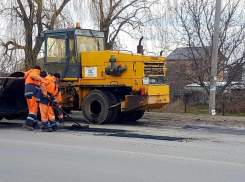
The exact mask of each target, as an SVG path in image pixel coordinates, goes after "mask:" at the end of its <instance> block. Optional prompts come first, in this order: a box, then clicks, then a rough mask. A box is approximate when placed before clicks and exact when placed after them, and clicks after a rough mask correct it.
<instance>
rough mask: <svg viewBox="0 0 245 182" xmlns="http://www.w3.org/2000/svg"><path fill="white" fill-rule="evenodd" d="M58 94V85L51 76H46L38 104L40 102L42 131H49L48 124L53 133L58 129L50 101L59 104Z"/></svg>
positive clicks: (41, 85)
mask: <svg viewBox="0 0 245 182" xmlns="http://www.w3.org/2000/svg"><path fill="white" fill-rule="evenodd" d="M57 93H58V85H57V84H56V83H55V81H54V79H53V77H52V76H51V75H48V76H46V77H45V78H44V79H43V80H42V82H41V84H40V91H39V93H38V98H37V102H39V109H40V113H41V121H42V130H43V131H45V130H49V128H48V122H50V126H51V128H52V129H53V131H56V130H57V129H58V125H57V123H56V121H55V115H54V111H53V108H52V106H51V103H50V100H51V101H52V102H54V103H56V104H57V100H56V97H55V95H57Z"/></svg>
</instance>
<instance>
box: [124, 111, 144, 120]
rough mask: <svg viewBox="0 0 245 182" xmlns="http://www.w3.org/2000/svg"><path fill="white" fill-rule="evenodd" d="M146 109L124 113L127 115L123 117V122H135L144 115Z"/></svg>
mask: <svg viewBox="0 0 245 182" xmlns="http://www.w3.org/2000/svg"><path fill="white" fill-rule="evenodd" d="M144 113H145V111H132V112H128V113H124V115H125V116H123V117H122V122H135V121H137V120H139V119H140V118H142V117H143V116H144Z"/></svg>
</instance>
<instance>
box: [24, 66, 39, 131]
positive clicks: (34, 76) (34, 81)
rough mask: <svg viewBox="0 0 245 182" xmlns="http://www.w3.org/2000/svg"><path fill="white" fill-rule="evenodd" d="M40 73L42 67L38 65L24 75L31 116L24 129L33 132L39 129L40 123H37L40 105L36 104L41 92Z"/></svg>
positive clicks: (28, 117)
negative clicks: (34, 129) (39, 91)
mask: <svg viewBox="0 0 245 182" xmlns="http://www.w3.org/2000/svg"><path fill="white" fill-rule="evenodd" d="M40 72H41V68H40V66H38V65H36V66H35V67H34V68H33V69H30V70H29V71H27V72H26V73H25V75H24V77H25V97H26V101H27V105H28V109H29V114H28V116H27V118H26V121H25V124H24V125H23V128H25V129H28V130H31V131H32V130H33V128H36V127H38V122H37V121H36V118H37V110H38V103H37V102H36V100H37V93H38V90H39V86H40V83H41V80H42V78H41V77H40Z"/></svg>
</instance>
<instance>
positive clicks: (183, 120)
mask: <svg viewBox="0 0 245 182" xmlns="http://www.w3.org/2000/svg"><path fill="white" fill-rule="evenodd" d="M143 118H144V119H154V120H156V122H159V123H161V125H166V126H167V125H170V126H172V125H186V124H204V125H214V126H223V127H241V128H245V118H244V117H235V116H218V115H216V116H210V115H190V114H176V113H158V112H146V113H145V115H144V117H143Z"/></svg>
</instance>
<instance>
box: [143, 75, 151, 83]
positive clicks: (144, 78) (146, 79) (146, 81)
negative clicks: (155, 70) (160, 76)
mask: <svg viewBox="0 0 245 182" xmlns="http://www.w3.org/2000/svg"><path fill="white" fill-rule="evenodd" d="M149 83H150V79H149V77H143V85H148V84H149Z"/></svg>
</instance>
